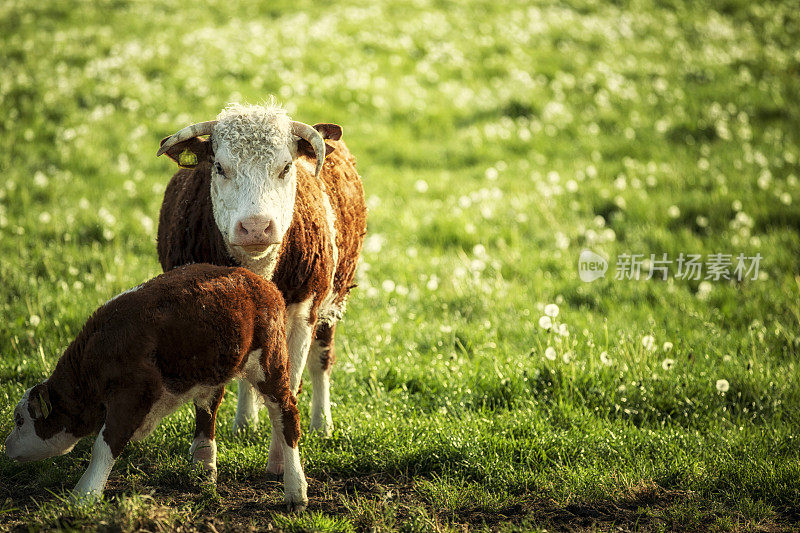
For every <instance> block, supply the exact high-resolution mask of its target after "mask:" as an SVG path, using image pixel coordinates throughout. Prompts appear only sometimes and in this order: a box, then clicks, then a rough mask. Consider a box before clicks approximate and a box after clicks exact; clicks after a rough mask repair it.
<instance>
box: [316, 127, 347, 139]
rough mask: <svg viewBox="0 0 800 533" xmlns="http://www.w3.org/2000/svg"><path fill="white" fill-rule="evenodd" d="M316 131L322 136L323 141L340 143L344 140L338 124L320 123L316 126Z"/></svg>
mask: <svg viewBox="0 0 800 533" xmlns="http://www.w3.org/2000/svg"><path fill="white" fill-rule="evenodd" d="M314 129H315V130H317V131H318V132H319V134H320V135H322V138H323V139H331V140H332V141H338V140H339V139H341V138H342V127H341V126H340V125H338V124H329V123H320V124H314Z"/></svg>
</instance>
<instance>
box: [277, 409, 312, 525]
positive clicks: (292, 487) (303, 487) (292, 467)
mask: <svg viewBox="0 0 800 533" xmlns="http://www.w3.org/2000/svg"><path fill="white" fill-rule="evenodd" d="M267 409H268V410H269V417H270V420H271V421H272V440H273V442H274V441H275V440H276V439H277V440H278V441H279V443H280V448H281V451H282V455H283V461H284V462H283V491H284V497H283V499H284V501H285V502H286V505H287V506H288V509H289V511H290V512H291V511H298V512H299V511H302V510H304V509H305V508H306V506H307V505H308V495H307V491H308V482H307V481H306V476H305V473H304V472H303V465H301V464H300V450H299V447H298V446H297V443H295V445H294V446H291V445H290V444H289V443H288V442H286V437H285V436H284V431H283V414H284V410H283V409H281V408H280V406H278V404H276V403H273V402H267Z"/></svg>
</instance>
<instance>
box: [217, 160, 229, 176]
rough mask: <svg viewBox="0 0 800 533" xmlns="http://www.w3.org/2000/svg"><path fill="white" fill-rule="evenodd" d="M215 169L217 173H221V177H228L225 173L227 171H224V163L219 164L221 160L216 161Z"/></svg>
mask: <svg viewBox="0 0 800 533" xmlns="http://www.w3.org/2000/svg"><path fill="white" fill-rule="evenodd" d="M214 170H215V171H216V173H217V174H219V175H220V176H221V177H223V178H226V177H227V176H226V175H225V171H224V170H222V165H220V164H219V161H214Z"/></svg>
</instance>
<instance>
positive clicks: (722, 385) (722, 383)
mask: <svg viewBox="0 0 800 533" xmlns="http://www.w3.org/2000/svg"><path fill="white" fill-rule="evenodd" d="M730 388H731V384H730V383H728V380H727V379H718V380H717V390H718V391H720V392H728V389H730Z"/></svg>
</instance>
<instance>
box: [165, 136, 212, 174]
mask: <svg viewBox="0 0 800 533" xmlns="http://www.w3.org/2000/svg"><path fill="white" fill-rule="evenodd" d="M167 139H169V137H164V138H163V139H161V144H164V142H165V141H166V140H167ZM164 153H165V154H167V157H169V158H170V159H172V160H173V161H175V162H176V163H178V166H179V167H181V168H194V167H196V166H197V165H199V164H200V163H202V162H204V161H209V162H210V161H212V160H213V159H214V150H213V149H212V148H211V141H210V140H208V139H201V138H200V137H192V138H191V139H186V140H185V141H181V142H179V143H178V144H176V145H175V146H171V147H170V148H168V149H167V151H166V152H164Z"/></svg>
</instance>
